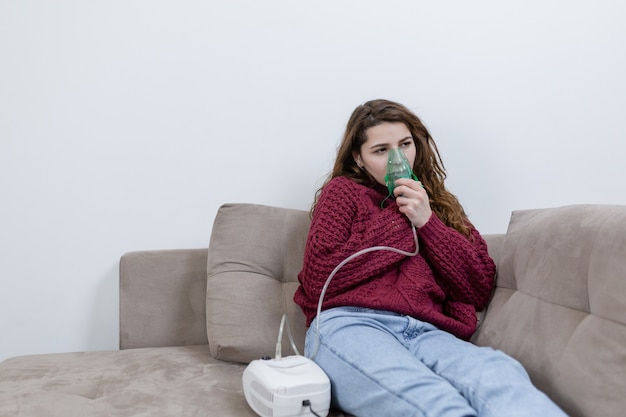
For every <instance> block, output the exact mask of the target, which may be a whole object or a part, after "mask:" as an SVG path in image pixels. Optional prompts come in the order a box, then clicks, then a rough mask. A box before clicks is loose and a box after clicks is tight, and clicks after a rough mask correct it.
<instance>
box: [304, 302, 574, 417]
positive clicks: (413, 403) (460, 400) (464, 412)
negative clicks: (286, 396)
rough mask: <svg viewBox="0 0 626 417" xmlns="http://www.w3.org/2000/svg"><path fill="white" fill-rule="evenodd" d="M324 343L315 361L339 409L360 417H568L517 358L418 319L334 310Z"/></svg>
mask: <svg viewBox="0 0 626 417" xmlns="http://www.w3.org/2000/svg"><path fill="white" fill-rule="evenodd" d="M315 320H317V318H316V319H315ZM315 327H316V322H315V321H314V322H313V323H312V324H311V326H310V327H309V329H308V331H307V335H306V343H305V352H306V355H307V356H309V357H310V356H311V354H312V353H313V351H314V350H315V347H316V344H317V331H316V328H315ZM319 342H320V345H319V350H318V352H317V355H316V357H315V358H314V361H315V362H316V363H317V364H318V365H320V367H321V368H322V369H323V370H324V371H325V372H326V374H327V375H328V377H329V378H330V381H331V386H332V401H333V406H334V407H336V408H339V409H341V410H343V411H344V412H347V413H350V414H354V415H356V416H358V417H367V416H376V417H381V416H402V417H409V416H420V417H424V416H431V417H469V416H489V417H496V416H497V417H518V416H519V417H521V416H528V417H530V416H532V417H537V416H541V417H552V416H560V417H563V416H566V414H565V413H563V411H561V410H560V409H559V408H558V407H557V406H556V405H555V404H554V403H553V402H552V401H550V399H548V397H547V396H546V395H544V394H543V393H542V392H540V391H539V390H537V389H536V388H535V387H534V386H533V385H532V383H531V381H530V379H529V377H528V374H527V373H526V371H525V370H524V368H523V367H522V366H521V365H520V364H519V362H517V361H516V360H514V359H513V358H511V357H509V356H507V355H505V354H504V353H502V352H500V351H496V350H494V349H492V348H488V347H478V346H475V345H473V344H471V343H469V342H465V341H463V340H461V339H458V338H457V337H455V336H453V335H452V334H450V333H447V332H444V331H442V330H439V329H438V328H436V327H435V326H433V325H431V324H429V323H425V322H422V321H419V320H416V319H414V318H411V317H407V316H402V315H399V314H395V313H391V312H385V311H377V310H371V309H365V308H357V307H339V308H333V309H330V310H326V311H324V312H322V314H321V323H320V340H319Z"/></svg>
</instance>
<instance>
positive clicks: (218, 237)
mask: <svg viewBox="0 0 626 417" xmlns="http://www.w3.org/2000/svg"><path fill="white" fill-rule="evenodd" d="M309 226H310V220H309V216H308V213H307V212H306V211H303V210H294V209H286V208H278V207H269V206H262V205H255V204H225V205H223V206H222V207H220V209H219V210H218V212H217V215H216V217H215V221H214V223H213V230H212V233H211V239H210V243H209V252H208V265H207V273H208V278H207V293H206V302H207V305H206V323H207V337H208V340H209V346H210V350H211V354H212V355H213V356H214V357H215V358H217V359H222V360H228V361H235V362H244V363H246V362H249V361H251V360H253V359H258V358H260V357H263V356H271V357H273V356H274V353H275V349H276V341H277V337H278V331H279V325H280V321H281V318H282V315H283V313H285V312H286V313H287V314H288V318H289V323H290V324H291V328H292V329H293V335H294V339H295V341H296V346H297V348H298V350H299V351H300V352H302V351H303V346H304V334H305V331H306V328H305V319H304V315H303V314H302V311H301V310H300V308H299V307H298V306H297V305H296V304H295V303H294V302H293V294H294V292H295V291H296V288H297V287H298V277H297V276H298V273H299V272H300V269H301V268H302V260H303V257H304V246H305V243H306V237H307V234H308V230H309ZM284 335H285V337H284V338H283V341H282V342H283V343H282V353H283V355H288V354H293V353H294V352H293V350H292V349H291V347H290V343H289V340H288V338H287V331H286V330H285V332H284Z"/></svg>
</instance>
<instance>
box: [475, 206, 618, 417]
mask: <svg viewBox="0 0 626 417" xmlns="http://www.w3.org/2000/svg"><path fill="white" fill-rule="evenodd" d="M625 254H626V206H598V205H577V206H567V207H560V208H553V209H540V210H526V211H515V212H513V214H512V216H511V221H510V224H509V228H508V231H507V234H506V236H505V238H504V242H503V246H502V249H501V253H500V257H499V262H498V282H497V288H496V291H495V294H494V298H493V300H492V302H491V304H490V306H489V308H488V310H487V314H486V316H485V319H484V322H483V324H482V327H481V328H480V330H479V332H478V333H477V334H476V335H475V337H474V339H473V340H474V342H475V343H477V344H479V345H490V346H493V347H495V348H499V349H502V350H503V351H505V352H507V353H508V354H510V355H512V356H513V357H515V358H517V359H518V360H520V362H522V363H523V364H524V366H525V367H526V369H527V370H528V372H529V374H530V376H531V378H532V379H533V380H534V382H535V384H536V385H537V386H538V387H539V388H540V389H542V390H543V391H544V392H546V393H547V394H548V395H549V396H551V397H552V398H554V399H555V400H556V401H557V402H558V403H559V404H560V405H561V406H562V407H564V409H565V411H566V412H568V413H569V414H570V415H572V416H592V415H593V416H610V415H613V414H612V413H614V412H615V410H624V409H626V396H624V393H625V392H626V378H625V377H624V376H625V375H626V296H625V294H626V256H625ZM618 404H620V405H618Z"/></svg>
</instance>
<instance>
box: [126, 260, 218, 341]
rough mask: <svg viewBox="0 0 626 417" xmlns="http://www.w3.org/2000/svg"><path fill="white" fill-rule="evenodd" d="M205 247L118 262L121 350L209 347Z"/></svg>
mask: <svg viewBox="0 0 626 417" xmlns="http://www.w3.org/2000/svg"><path fill="white" fill-rule="evenodd" d="M206 266H207V249H180V250H160V251H141V252H129V253H126V254H124V255H123V256H122V257H121V259H120V349H131V348H140V347H162V346H189V345H204V344H207V335H206V308H205V306H206V301H205V300H206V299H205V297H206V274H207V272H206V271H207V269H206Z"/></svg>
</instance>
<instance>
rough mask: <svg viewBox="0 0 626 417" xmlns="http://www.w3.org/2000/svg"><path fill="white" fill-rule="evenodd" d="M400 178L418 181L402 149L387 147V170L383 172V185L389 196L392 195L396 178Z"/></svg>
mask: <svg viewBox="0 0 626 417" xmlns="http://www.w3.org/2000/svg"><path fill="white" fill-rule="evenodd" d="M400 178H413V179H414V180H415V181H418V179H417V176H416V175H415V174H414V173H413V170H412V169H411V165H410V164H409V160H408V159H406V155H405V154H404V151H403V150H402V149H400V148H391V149H389V157H388V159H387V171H386V172H385V185H387V189H388V190H389V196H392V195H393V190H394V189H395V188H396V180H397V179H400Z"/></svg>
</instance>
